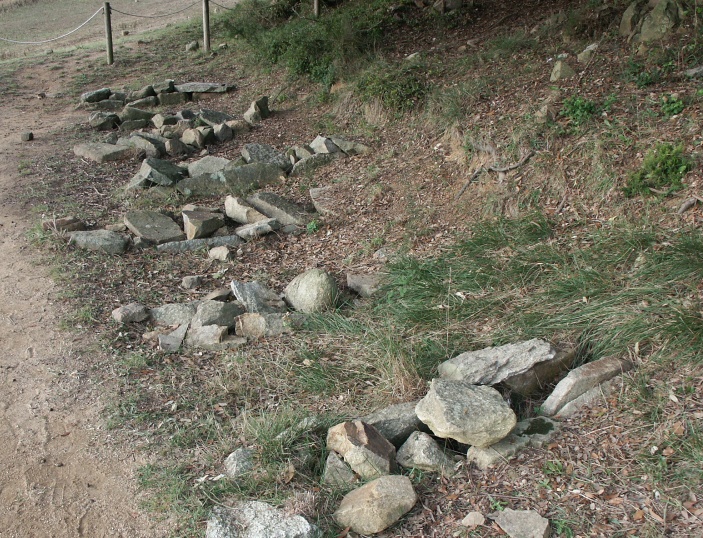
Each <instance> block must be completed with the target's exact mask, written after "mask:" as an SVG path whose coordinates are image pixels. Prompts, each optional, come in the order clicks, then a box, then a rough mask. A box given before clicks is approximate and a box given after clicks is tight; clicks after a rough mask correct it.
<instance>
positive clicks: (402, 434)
mask: <svg viewBox="0 0 703 538" xmlns="http://www.w3.org/2000/svg"><path fill="white" fill-rule="evenodd" d="M416 405H417V402H406V403H400V404H395V405H389V406H388V407H384V408H383V409H379V410H378V411H375V412H373V413H371V414H370V415H366V416H365V417H362V418H361V421H362V422H365V423H367V424H370V425H371V426H373V427H374V428H376V429H377V430H378V432H379V433H380V434H381V435H383V437H385V438H386V439H388V441H390V442H391V443H392V444H393V445H395V446H396V447H400V446H401V445H402V444H403V443H404V442H405V441H406V440H407V439H408V437H410V434H411V433H413V432H414V431H419V430H423V429H424V430H426V429H427V426H425V425H424V424H423V423H422V421H421V420H420V419H419V418H417V415H416V414H415V406H416Z"/></svg>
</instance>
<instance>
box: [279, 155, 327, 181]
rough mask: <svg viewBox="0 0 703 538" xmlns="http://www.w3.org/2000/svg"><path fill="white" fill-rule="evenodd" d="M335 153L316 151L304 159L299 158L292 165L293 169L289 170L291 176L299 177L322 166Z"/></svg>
mask: <svg viewBox="0 0 703 538" xmlns="http://www.w3.org/2000/svg"><path fill="white" fill-rule="evenodd" d="M336 155H338V154H337V153H318V154H315V155H313V156H312V157H307V158H306V159H301V160H299V161H298V162H296V163H295V164H294V165H293V169H292V170H291V171H290V176H291V177H300V176H304V175H306V174H309V173H311V172H312V171H313V170H315V169H316V168H319V167H320V166H324V165H326V164H328V163H330V162H332V161H333V160H334V159H335V158H336Z"/></svg>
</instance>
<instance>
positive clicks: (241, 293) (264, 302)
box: [231, 280, 287, 314]
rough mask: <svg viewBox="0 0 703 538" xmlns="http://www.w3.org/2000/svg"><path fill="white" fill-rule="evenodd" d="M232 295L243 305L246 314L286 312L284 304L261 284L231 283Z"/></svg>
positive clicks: (234, 281) (255, 282) (254, 282)
mask: <svg viewBox="0 0 703 538" xmlns="http://www.w3.org/2000/svg"><path fill="white" fill-rule="evenodd" d="M231 286H232V293H234V296H235V297H236V298H237V300H238V301H239V302H241V303H242V304H243V305H244V308H245V309H246V311H247V312H250V313H259V314H275V313H282V312H285V311H286V310H287V308H286V303H285V302H284V301H283V300H281V298H280V297H279V296H278V295H276V294H275V293H274V292H273V291H271V290H270V289H268V288H267V287H266V286H264V285H263V284H261V283H259V282H257V281H256V280H254V281H253V282H246V283H245V282H237V281H236V280H233V281H232V285H231Z"/></svg>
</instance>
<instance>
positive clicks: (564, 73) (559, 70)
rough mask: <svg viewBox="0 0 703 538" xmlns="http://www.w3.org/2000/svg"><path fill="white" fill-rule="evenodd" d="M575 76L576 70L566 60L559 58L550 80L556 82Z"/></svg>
mask: <svg viewBox="0 0 703 538" xmlns="http://www.w3.org/2000/svg"><path fill="white" fill-rule="evenodd" d="M575 76H576V71H574V70H573V69H572V68H571V67H570V66H569V64H567V63H566V62H565V61H564V60H559V61H557V62H556V63H555V64H554V68H553V69H552V74H551V75H550V76H549V80H550V82H556V81H558V80H564V79H568V78H573V77H575Z"/></svg>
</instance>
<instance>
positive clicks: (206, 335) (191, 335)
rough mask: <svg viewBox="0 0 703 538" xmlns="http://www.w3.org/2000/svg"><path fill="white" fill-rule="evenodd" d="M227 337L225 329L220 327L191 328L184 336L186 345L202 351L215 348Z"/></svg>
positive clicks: (203, 326)
mask: <svg viewBox="0 0 703 538" xmlns="http://www.w3.org/2000/svg"><path fill="white" fill-rule="evenodd" d="M225 336H227V327H225V326H221V325H202V326H200V327H191V328H190V330H189V331H188V334H187V335H186V345H187V346H188V347H196V348H202V349H209V348H217V347H219V344H220V343H221V342H222V340H223V339H224V337H225Z"/></svg>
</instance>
